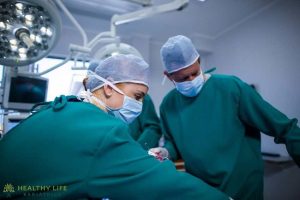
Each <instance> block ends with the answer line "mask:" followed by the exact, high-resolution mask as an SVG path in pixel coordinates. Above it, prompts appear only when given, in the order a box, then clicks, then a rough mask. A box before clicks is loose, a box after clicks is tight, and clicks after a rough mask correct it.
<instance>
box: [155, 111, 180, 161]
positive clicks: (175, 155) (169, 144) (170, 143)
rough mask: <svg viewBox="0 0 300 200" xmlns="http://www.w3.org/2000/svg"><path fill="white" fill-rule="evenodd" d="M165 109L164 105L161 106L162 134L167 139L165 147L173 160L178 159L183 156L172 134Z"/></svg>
mask: <svg viewBox="0 0 300 200" xmlns="http://www.w3.org/2000/svg"><path fill="white" fill-rule="evenodd" d="M164 113H165V111H164V109H163V107H162V106H161V107H160V122H161V130H162V134H163V136H164V139H165V144H164V147H165V148H166V149H167V150H168V152H169V158H170V159H171V160H173V161H176V160H178V159H180V158H181V156H180V154H179V151H178V149H177V148H176V145H175V142H174V139H173V137H172V135H171V134H170V131H169V128H168V125H167V120H166V119H165V115H164Z"/></svg>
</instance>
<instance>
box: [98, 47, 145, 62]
mask: <svg viewBox="0 0 300 200" xmlns="http://www.w3.org/2000/svg"><path fill="white" fill-rule="evenodd" d="M117 54H133V55H135V56H138V57H141V58H143V57H142V55H141V54H140V52H139V51H138V50H137V49H135V48H134V47H132V46H130V45H129V44H125V43H112V44H108V45H105V46H104V47H102V48H100V49H99V50H98V51H97V52H96V53H95V55H94V58H95V59H97V60H103V59H105V58H107V57H109V56H113V55H117Z"/></svg>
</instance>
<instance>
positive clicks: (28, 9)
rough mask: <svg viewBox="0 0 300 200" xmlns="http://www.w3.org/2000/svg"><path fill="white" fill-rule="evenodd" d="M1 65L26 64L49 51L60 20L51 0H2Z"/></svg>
mask: <svg viewBox="0 0 300 200" xmlns="http://www.w3.org/2000/svg"><path fill="white" fill-rule="evenodd" d="M0 16H1V18H0V35H1V36H0V64H3V65H5V66H24V65H28V64H31V63H34V62H36V61H37V60H40V59H41V58H43V57H45V56H46V55H48V54H49V52H50V51H51V50H52V48H53V47H54V45H55V44H56V43H57V41H58V38H59V35H60V30H61V22H60V17H59V14H58V11H57V9H56V8H55V5H54V4H53V2H52V1H48V0H45V1H40V0H26V1H21V0H13V1H8V0H0Z"/></svg>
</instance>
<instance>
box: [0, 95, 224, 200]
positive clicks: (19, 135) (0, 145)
mask: <svg viewBox="0 0 300 200" xmlns="http://www.w3.org/2000/svg"><path fill="white" fill-rule="evenodd" d="M0 152H1V153H0V166H1V171H0V188H1V190H0V199H5V198H8V199H11V198H20V199H101V198H103V199H113V200H117V199H146V200H147V199H149V200H153V199H210V200H214V199H220V200H221V199H224V200H225V199H228V197H227V196H226V195H224V194H223V193H221V192H220V191H218V190H217V189H215V188H213V187H211V186H209V185H208V184H206V183H204V182H203V181H201V180H200V179H197V178H195V177H193V176H192V175H189V174H186V173H182V172H178V171H176V169H175V167H174V165H173V163H172V162H171V161H164V162H159V161H157V160H156V159H155V158H153V157H152V156H149V155H148V154H147V152H146V151H145V150H143V149H142V148H141V147H140V145H139V144H138V143H136V142H135V141H134V140H133V139H132V137H131V136H130V135H129V129H128V126H127V125H126V124H125V123H124V122H122V121H121V120H118V119H116V118H114V117H112V116H110V115H108V114H107V113H105V112H104V111H102V110H101V109H99V108H98V107H96V106H94V105H92V104H90V103H86V102H81V101H79V100H77V99H76V98H75V97H65V96H61V97H59V98H56V100H55V101H54V102H52V103H51V104H49V105H48V106H46V107H44V108H43V109H41V110H40V111H39V112H37V113H36V114H33V115H32V116H30V117H29V118H27V119H26V120H24V121H23V122H21V123H20V124H19V125H17V126H16V127H14V128H13V129H12V130H10V131H9V132H8V133H7V134H6V135H5V136H4V138H3V139H2V140H1V141H0ZM174 183H177V184H174Z"/></svg>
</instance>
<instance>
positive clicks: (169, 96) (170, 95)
mask: <svg viewBox="0 0 300 200" xmlns="http://www.w3.org/2000/svg"><path fill="white" fill-rule="evenodd" d="M178 95H179V92H178V91H177V90H176V89H175V88H174V89H172V90H171V91H169V92H168V93H167V94H166V96H165V97H164V98H163V100H162V102H161V105H160V107H164V106H167V105H169V104H172V102H174V100H175V98H177V97H178Z"/></svg>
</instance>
